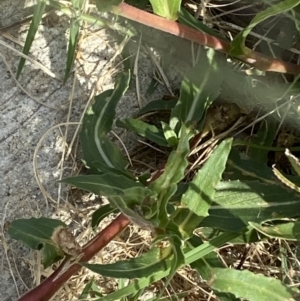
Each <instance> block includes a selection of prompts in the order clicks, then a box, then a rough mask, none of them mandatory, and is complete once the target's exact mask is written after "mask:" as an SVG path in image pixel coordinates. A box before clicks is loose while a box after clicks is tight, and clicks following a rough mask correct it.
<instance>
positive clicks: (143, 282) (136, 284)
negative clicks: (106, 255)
mask: <svg viewBox="0 0 300 301" xmlns="http://www.w3.org/2000/svg"><path fill="white" fill-rule="evenodd" d="M239 235H240V234H238V233H224V234H223V235H220V236H219V237H217V238H215V239H213V240H211V241H209V242H206V243H204V244H203V245H201V246H199V247H197V248H195V249H193V250H191V251H189V252H187V253H186V254H185V255H184V257H185V263H186V264H191V263H192V262H194V261H196V260H198V259H200V258H202V257H204V256H206V255H207V254H209V253H210V252H212V251H214V250H215V249H216V248H218V247H220V246H222V245H223V244H225V243H226V242H229V241H230V240H231V239H234V238H236V237H238V236H239ZM170 270H171V267H169V268H168V269H167V270H165V271H160V272H157V273H156V274H154V275H153V276H152V277H145V278H141V279H138V280H136V281H133V282H132V283H131V284H129V285H127V286H126V287H124V288H123V289H121V290H118V291H116V292H113V293H111V294H109V295H107V296H105V297H103V298H100V299H96V300H95V301H114V300H118V299H121V298H124V297H127V296H129V295H132V294H135V292H136V291H137V290H140V289H143V288H145V287H147V286H149V285H150V284H151V283H154V282H155V281H158V280H160V279H162V278H164V277H167V276H168V275H169V274H170Z"/></svg>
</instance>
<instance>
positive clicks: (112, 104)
mask: <svg viewBox="0 0 300 301" xmlns="http://www.w3.org/2000/svg"><path fill="white" fill-rule="evenodd" d="M128 85H129V73H122V74H120V75H119V76H118V77H117V79H116V84H115V89H114V90H108V91H105V92H103V93H101V94H100V95H98V96H96V97H95V103H94V105H93V107H92V109H90V110H88V111H87V113H86V114H85V117H84V120H83V125H82V130H81V133H80V142H81V145H82V151H83V160H84V162H85V164H86V165H87V166H88V167H89V168H90V169H91V172H92V173H99V172H103V171H107V170H111V169H118V170H123V171H124V169H125V166H126V164H127V162H126V160H125V159H124V158H123V155H122V153H121V152H120V150H119V149H118V148H117V147H116V146H115V145H114V144H113V143H112V142H111V141H110V140H109V139H108V138H107V137H106V134H107V133H108V132H109V131H110V130H111V128H112V124H113V120H114V117H115V109H116V105H117V103H118V102H119V100H120V99H121V97H122V96H123V94H124V93H125V91H126V90H127V88H128Z"/></svg>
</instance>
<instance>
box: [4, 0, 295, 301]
mask: <svg viewBox="0 0 300 301" xmlns="http://www.w3.org/2000/svg"><path fill="white" fill-rule="evenodd" d="M119 2H120V1H106V3H105V4H106V6H102V4H103V2H101V3H100V4H101V5H100V4H99V3H98V4H97V6H98V7H99V8H104V9H110V10H112V11H113V12H115V13H119V14H121V15H124V16H129V13H130V12H132V10H131V8H128V6H127V4H124V3H122V4H119ZM284 2H285V3H288V1H284ZM49 3H50V4H51V5H53V6H54V7H59V8H60V9H62V10H63V9H65V10H67V7H62V6H61V5H60V4H59V3H58V2H56V1H49ZM151 3H155V4H156V6H157V7H156V8H155V10H156V11H157V12H158V11H159V12H160V14H161V15H164V12H165V11H167V15H164V16H169V18H170V19H176V17H177V16H178V11H176V10H178V3H179V1H178V2H177V5H174V6H172V7H171V6H169V7H167V8H168V9H167V10H164V9H160V8H159V5H160V3H161V2H160V1H154V0H153V1H151ZM118 4H119V6H116V5H118ZM294 4H295V3H293V5H294ZM82 5H83V1H79V2H76V1H73V8H75V9H77V10H80V9H81V7H82ZM44 6H45V3H44V2H40V3H39V4H38V6H37V9H36V13H35V18H36V19H35V20H36V23H34V22H33V23H32V24H33V25H32V27H31V30H33V29H32V28H33V27H36V24H37V23H38V22H39V20H40V14H41V12H42V11H43V9H44ZM179 16H180V14H179ZM80 18H83V17H82V15H78V16H76V18H75V17H74V20H73V22H71V24H72V29H71V34H70V43H69V52H68V53H69V56H68V63H67V71H66V77H65V79H67V77H68V74H69V71H70V68H71V65H72V62H73V60H74V53H75V48H76V47H75V46H76V42H77V39H78V32H79V25H78V23H76V22H78V20H80ZM85 18H86V19H87V16H86V17H85ZM179 18H180V17H179ZM150 19H151V18H150ZM150 19H147V20H150ZM185 20H187V18H185ZM149 22H150V21H149ZM170 22H171V21H170ZM165 24H167V23H165ZM148 25H149V23H148ZM183 28H185V27H183ZM185 29H186V28H185ZM186 32H190V31H189V30H187V29H186ZM200 36H201V35H200ZM202 37H203V36H202ZM210 37H211V36H210ZM31 38H33V37H32V36H31ZM198 41H199V40H198ZM213 41H216V40H213ZM218 41H219V40H218ZM219 42H220V44H222V45H224V47H223V48H222V50H223V51H227V52H228V51H229V44H227V43H225V42H224V43H223V41H219ZM29 48H30V41H29V42H28V43H27V44H26V46H25V49H27V50H29ZM241 49H242V50H245V49H244V47H241ZM239 55H240V54H239ZM244 55H248V58H252V56H253V52H251V53H248V52H247V51H245V52H244V53H243V55H242V56H243V58H245V57H244ZM269 62H270V61H269ZM264 67H265V65H264ZM21 68H22V63H21V65H20V69H19V72H21ZM199 68H202V69H203V70H205V72H203V73H202V74H199V72H198V70H199ZM224 70H229V69H228V63H227V62H226V59H225V57H223V56H222V55H219V54H218V53H216V52H215V51H214V50H212V49H209V50H207V51H205V53H204V54H203V55H202V56H201V58H200V60H199V61H198V62H197V64H196V65H195V66H194V67H193V68H192V69H191V70H190V72H189V73H187V74H186V76H185V78H184V80H183V81H182V85H181V91H180V97H179V99H178V101H176V102H174V103H173V104H172V106H171V107H172V108H171V113H170V119H169V120H168V122H161V124H160V125H159V126H158V125H153V124H147V123H146V122H143V121H141V120H136V119H126V120H118V121H117V122H116V125H117V126H119V127H123V128H127V129H130V130H132V131H134V132H136V133H137V134H138V135H141V136H143V137H146V138H147V139H148V140H150V141H152V142H154V143H156V144H158V145H160V146H163V147H167V148H169V150H170V154H169V156H168V159H167V161H166V164H165V166H164V167H163V168H162V169H159V170H157V171H156V173H155V175H154V176H152V177H151V176H150V175H148V174H143V175H136V174H133V173H131V172H129V171H128V169H127V165H128V162H127V161H126V160H125V159H124V157H123V155H122V153H121V151H120V150H119V149H118V148H117V146H116V145H115V144H114V143H113V142H112V141H111V140H110V139H109V138H108V136H107V134H108V133H109V132H110V131H111V129H112V126H113V123H114V119H115V108H116V106H117V104H118V102H119V100H120V99H121V97H122V96H123V95H124V94H125V93H126V90H127V89H128V86H129V82H130V71H129V70H125V71H124V72H123V73H121V74H119V75H118V77H117V78H116V83H115V88H114V89H112V90H108V91H105V92H103V93H101V94H100V95H97V96H96V97H95V102H94V104H93V106H92V108H90V110H89V111H88V112H87V113H86V115H85V118H84V121H83V125H82V131H81V134H80V140H81V145H82V150H83V161H84V164H85V165H86V167H87V168H88V169H89V171H90V173H89V174H88V175H79V176H77V177H72V178H67V179H64V180H63V182H64V183H67V184H70V185H73V186H76V187H77V188H80V189H83V190H87V191H91V192H93V193H95V194H97V195H103V196H106V197H107V198H108V200H109V202H110V203H109V205H107V206H105V207H101V208H100V209H98V210H97V211H95V212H94V213H93V218H92V226H93V227H94V228H97V226H98V224H99V223H100V221H101V220H102V219H103V218H104V217H105V216H107V215H108V214H110V213H111V212H115V213H117V212H119V213H120V214H119V216H118V217H117V218H116V219H115V220H114V221H113V222H112V223H111V224H110V225H109V226H108V227H107V228H106V229H104V230H103V231H101V232H99V233H98V234H97V235H96V237H95V238H94V239H93V240H92V241H91V242H89V243H88V244H87V245H86V246H83V247H80V246H79V244H78V243H77V242H76V239H75V238H74V237H72V235H71V234H70V233H69V231H68V230H67V226H66V225H65V224H64V223H62V222H61V221H58V220H53V219H46V218H40V219H33V218H32V219H29V220H24V219H20V220H16V221H13V222H12V223H11V225H10V226H9V229H8V233H9V234H10V235H11V236H12V237H13V238H15V239H19V240H21V241H22V242H23V243H25V244H27V245H28V246H29V247H31V248H33V249H38V250H40V249H42V250H43V255H44V256H43V264H44V266H45V267H47V266H49V265H51V264H52V263H54V262H56V261H58V260H59V259H62V258H64V260H63V262H62V263H61V265H60V267H59V268H58V269H57V270H56V271H55V272H54V273H53V275H51V276H50V277H49V278H47V279H46V280H45V281H44V282H43V283H42V284H41V285H40V286H38V287H37V288H35V289H33V290H32V291H30V292H28V293H27V294H25V295H24V296H23V297H21V298H20V299H19V300H22V301H28V300H49V299H50V298H51V297H52V296H53V295H54V294H55V292H56V291H57V290H58V289H59V288H60V287H61V286H62V285H63V284H64V283H65V281H67V279H68V278H70V276H72V274H74V273H75V272H77V271H78V270H79V269H80V268H81V267H82V266H84V267H86V268H88V269H90V270H92V271H94V272H96V273H99V274H101V275H104V276H106V277H114V278H120V279H123V278H127V279H130V280H131V282H130V284H129V285H127V286H126V287H122V288H120V289H119V290H117V291H115V292H113V293H111V294H109V295H107V296H101V294H100V293H98V295H99V298H98V299H96V300H102V301H104V300H105V301H108V300H118V299H122V298H126V297H132V296H134V297H133V298H136V299H137V298H138V297H139V296H140V295H141V294H142V292H143V289H144V288H145V287H147V286H148V285H150V284H151V283H153V282H155V281H157V280H160V279H162V278H166V280H165V281H166V283H168V282H169V281H170V280H171V279H172V277H173V276H174V274H175V273H176V272H177V270H178V269H179V268H181V267H183V266H185V265H191V266H192V267H193V268H194V269H195V270H197V271H198V272H199V274H200V275H201V276H202V277H203V278H204V279H205V280H207V282H208V284H209V285H210V286H211V288H212V289H213V290H214V292H215V294H216V295H217V296H218V297H219V298H220V299H221V300H237V299H236V298H246V299H248V300H255V301H256V300H298V299H297V298H298V294H299V293H298V290H297V289H295V288H291V287H289V286H287V285H286V284H284V283H281V282H280V281H279V280H278V279H273V278H268V277H265V276H263V275H258V274H254V273H252V272H250V271H239V270H235V269H229V268H225V267H224V266H223V265H222V263H221V262H220V261H219V260H218V257H217V255H216V253H215V252H214V251H215V249H217V248H218V247H221V246H222V245H224V244H226V243H232V244H245V243H249V242H256V241H260V240H264V239H267V237H280V238H286V239H290V240H298V238H299V234H298V232H299V231H298V221H297V217H298V216H300V206H299V197H298V194H297V192H298V190H297V189H296V190H297V191H292V190H289V189H287V188H285V187H283V186H281V185H280V182H279V181H278V180H277V179H276V177H274V175H273V172H272V169H271V168H268V167H267V166H265V165H262V163H261V162H259V161H257V160H253V159H250V158H249V159H247V160H245V159H242V157H241V154H240V153H239V152H238V151H237V149H232V146H234V145H238V144H239V143H240V142H236V141H233V139H232V138H227V139H225V140H223V141H222V142H221V143H220V144H219V145H218V146H217V147H215V148H214V150H213V152H212V154H211V155H210V156H209V158H208V159H207V161H206V162H205V164H204V165H203V166H202V167H201V168H200V169H199V170H197V172H196V173H195V174H194V175H193V177H192V179H190V178H189V177H188V175H189V174H190V172H191V170H190V165H191V160H192V159H191V156H190V154H191V152H192V151H194V150H195V149H196V147H197V143H198V141H199V136H201V134H202V132H203V131H204V126H205V118H206V114H207V110H208V108H209V107H210V106H211V104H212V103H213V101H214V100H215V99H216V98H217V97H218V95H219V94H220V91H221V89H222V85H223V84H224V82H225V81H226V77H227V75H228V74H227V72H224ZM228 72H229V71H228ZM153 108H155V109H159V108H163V109H165V108H166V106H165V104H164V103H162V102H161V103H157V102H156V103H152V104H149V105H148V106H147V107H145V108H143V109H142V110H141V111H142V112H147V110H153ZM273 132H274V131H273ZM273 132H272V127H270V128H269V130H266V129H264V133H266V134H269V136H268V135H266V136H268V139H266V137H265V136H264V137H262V136H259V135H258V137H259V138H258V141H257V144H256V147H257V146H258V148H257V150H256V153H255V157H256V158H258V159H260V160H264V158H265V156H266V149H264V148H263V147H260V148H259V145H258V144H259V143H260V142H262V141H264V142H265V144H267V146H266V147H270V145H271V142H272V140H273V139H274V133H273ZM270 137H271V138H270ZM259 139H260V141H259ZM248 145H249V146H250V147H254V146H255V145H254V146H253V145H251V144H248ZM252 151H253V152H254V150H253V149H252ZM288 158H289V159H290V160H291V162H292V165H293V167H295V169H296V171H297V174H298V169H299V167H298V165H299V164H298V162H297V160H296V159H295V158H294V157H292V156H291V155H290V154H288ZM226 166H227V170H228V169H230V173H226ZM275 174H276V175H277V176H278V175H279V173H278V172H277V171H276V170H275ZM298 175H299V174H298ZM278 177H279V179H280V180H282V181H283V182H284V183H290V182H287V181H288V180H287V179H284V177H283V176H282V175H279V176H278ZM222 178H223V179H222ZM293 180H295V178H293ZM288 186H291V185H290V184H289V185H288ZM287 204H288V205H287ZM287 219H288V221H289V222H288V223H287V222H286V220H287ZM130 222H134V223H136V224H138V225H140V226H142V227H147V228H149V229H151V231H152V232H153V233H154V236H155V238H154V239H153V242H152V247H151V249H150V250H149V251H148V252H146V253H144V254H142V255H140V256H139V257H137V258H134V259H130V260H127V261H119V262H116V263H114V264H109V265H101V264H90V263H89V262H88V261H89V260H90V259H91V257H92V256H94V255H95V254H96V253H97V252H98V251H100V250H101V249H102V248H103V247H104V246H105V245H106V244H107V243H108V242H109V241H110V240H111V239H112V238H113V237H115V236H116V235H117V234H119V233H120V232H121V231H122V230H123V229H124V228H125V227H126V226H127V225H128V224H129V223H130ZM36 228H38V231H36ZM198 228H201V229H202V234H203V239H200V238H199V237H198V236H196V235H195V234H194V230H195V229H198ZM215 230H217V231H215ZM160 242H165V244H160ZM93 285H94V283H93V280H91V281H90V282H89V283H88V284H87V286H86V289H85V290H84V291H83V292H82V295H81V297H82V298H85V297H87V296H88V294H89V290H90V288H91V287H92V286H93ZM94 293H95V292H94ZM162 294H163V291H162V292H161V293H160V294H159V295H158V296H157V299H159V298H160V297H162ZM96 295H97V294H96ZM136 299H135V300H136Z"/></svg>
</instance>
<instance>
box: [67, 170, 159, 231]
mask: <svg viewBox="0 0 300 301" xmlns="http://www.w3.org/2000/svg"><path fill="white" fill-rule="evenodd" d="M62 182H63V183H67V184H71V185H74V186H76V187H77V188H80V189H84V190H88V191H91V192H93V193H95V194H97V195H104V196H106V197H107V198H108V200H109V201H110V204H111V205H112V207H113V208H117V209H119V210H120V211H121V212H122V213H124V214H125V215H126V216H127V217H128V218H130V219H131V221H133V222H134V223H137V224H139V225H142V226H150V227H151V226H152V224H151V223H150V222H147V221H146V220H145V219H144V218H143V217H142V216H141V215H140V214H139V213H138V212H137V211H138V210H137V207H138V206H139V205H141V204H142V202H143V201H144V200H145V199H146V198H147V197H150V196H153V192H152V191H151V190H150V189H148V188H147V187H144V186H143V185H142V184H141V183H140V182H137V181H134V180H132V179H129V178H127V177H125V176H123V175H120V174H112V173H106V174H102V175H83V176H77V177H72V178H67V179H64V180H62Z"/></svg>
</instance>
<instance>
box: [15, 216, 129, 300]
mask: <svg viewBox="0 0 300 301" xmlns="http://www.w3.org/2000/svg"><path fill="white" fill-rule="evenodd" d="M128 224H129V220H128V218H127V217H126V216H125V215H123V214H120V215H119V216H118V217H117V218H116V219H115V220H114V221H113V222H112V223H110V224H109V225H108V226H107V227H106V228H105V229H104V230H102V231H101V232H100V233H98V234H97V235H96V236H95V237H94V238H93V239H92V240H91V241H90V242H88V243H87V244H86V245H85V246H84V247H83V250H82V254H83V257H82V258H81V259H80V261H81V262H86V261H88V260H90V259H91V258H92V257H93V256H95V255H96V254H97V253H98V252H99V251H100V250H101V249H103V247H105V246H106V245H107V244H108V243H109V242H110V241H111V240H112V239H113V238H114V237H115V236H116V235H118V234H119V233H120V232H122V231H123V230H124V229H125V228H126V227H127V226H128ZM69 260H70V257H66V258H65V259H64V260H63V262H62V263H61V264H60V266H59V268H58V269H57V270H56V271H55V272H54V273H53V274H52V275H51V276H49V277H48V278H47V279H45V280H44V281H43V282H42V283H41V284H40V285H38V286H37V287H35V288H34V289H32V290H31V291H29V292H28V293H26V294H25V295H23V296H22V297H21V298H20V299H19V300H18V301H48V300H50V298H51V297H52V296H54V294H55V293H56V292H57V291H58V290H59V289H60V288H61V287H62V285H63V284H64V283H65V282H66V281H67V280H68V279H69V278H70V277H71V276H72V275H74V274H75V273H77V272H78V271H79V270H80V269H81V265H80V264H73V265H68V264H69Z"/></svg>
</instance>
